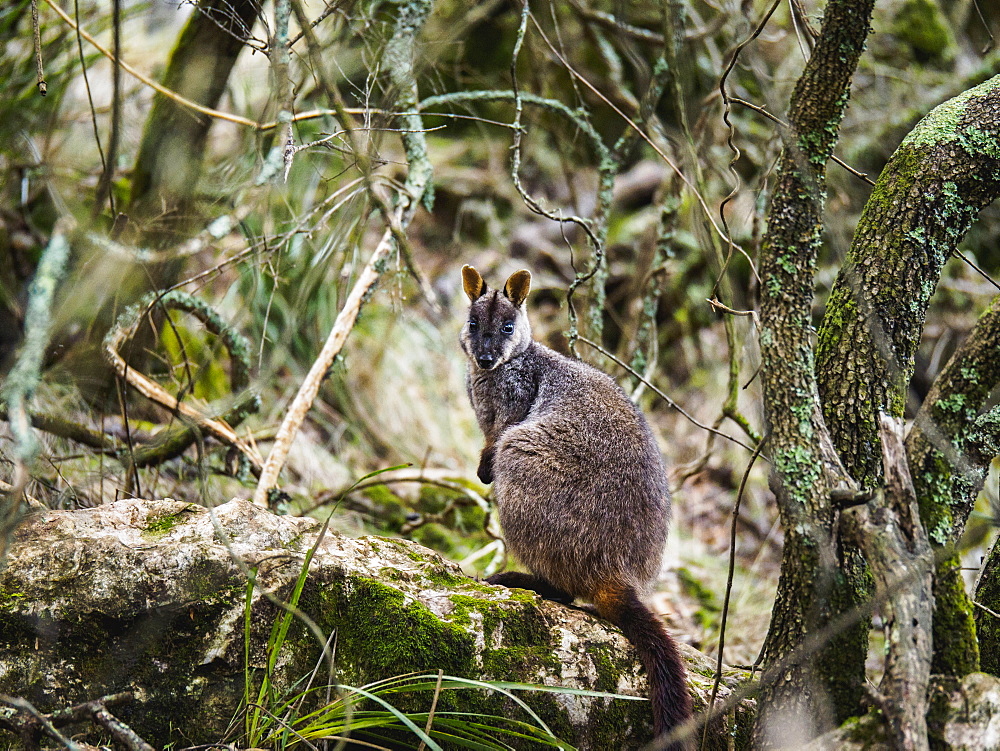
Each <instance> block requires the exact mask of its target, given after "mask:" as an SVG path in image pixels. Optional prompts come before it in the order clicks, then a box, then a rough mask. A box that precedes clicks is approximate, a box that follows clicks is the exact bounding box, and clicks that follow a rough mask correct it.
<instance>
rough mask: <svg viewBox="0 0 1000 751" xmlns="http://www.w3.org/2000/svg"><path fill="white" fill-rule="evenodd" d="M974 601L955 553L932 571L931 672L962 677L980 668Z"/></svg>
mask: <svg viewBox="0 0 1000 751" xmlns="http://www.w3.org/2000/svg"><path fill="white" fill-rule="evenodd" d="M972 609H973V605H972V602H971V600H969V596H968V594H967V593H966V591H965V583H964V582H963V581H962V575H961V562H960V560H959V558H958V555H957V554H952V555H951V556H949V557H948V558H946V559H945V560H942V561H941V562H940V563H939V564H938V566H937V569H936V570H935V572H934V631H933V643H934V654H933V657H932V659H931V672H932V673H934V674H937V675H945V676H953V677H956V678H961V677H963V676H966V675H968V674H969V673H973V672H976V671H978V670H979V644H978V642H977V641H976V625H975V622H974V619H973V612H972Z"/></svg>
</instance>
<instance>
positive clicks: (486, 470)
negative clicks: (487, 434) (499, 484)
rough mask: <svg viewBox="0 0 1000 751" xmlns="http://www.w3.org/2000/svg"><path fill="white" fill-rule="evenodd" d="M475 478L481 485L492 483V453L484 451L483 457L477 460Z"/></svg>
mask: <svg viewBox="0 0 1000 751" xmlns="http://www.w3.org/2000/svg"><path fill="white" fill-rule="evenodd" d="M476 476H477V477H478V478H479V481H480V482H481V483H483V485H489V484H490V483H491V482H493V452H492V451H489V450H484V451H483V455H482V456H481V457H480V459H479V469H477V470H476Z"/></svg>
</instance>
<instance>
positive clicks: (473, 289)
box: [462, 265, 486, 302]
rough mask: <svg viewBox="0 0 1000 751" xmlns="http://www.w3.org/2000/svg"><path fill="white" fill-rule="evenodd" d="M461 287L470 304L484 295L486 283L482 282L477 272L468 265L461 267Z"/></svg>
mask: <svg viewBox="0 0 1000 751" xmlns="http://www.w3.org/2000/svg"><path fill="white" fill-rule="evenodd" d="M462 287H463V288H464V289H465V294H467V295H468V296H469V299H470V300H472V302H475V301H476V300H478V299H479V298H480V297H482V296H483V295H485V294H486V282H484V281H483V278H482V277H481V276H480V275H479V272H478V271H476V270H475V269H474V268H472V267H471V266H469V265H465V266H463V267H462Z"/></svg>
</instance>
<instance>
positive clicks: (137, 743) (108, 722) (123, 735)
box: [94, 707, 155, 751]
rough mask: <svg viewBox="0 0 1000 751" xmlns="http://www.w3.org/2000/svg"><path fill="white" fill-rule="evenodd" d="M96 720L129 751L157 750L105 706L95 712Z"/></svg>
mask: <svg viewBox="0 0 1000 751" xmlns="http://www.w3.org/2000/svg"><path fill="white" fill-rule="evenodd" d="M94 722H96V723H97V724H98V725H100V726H101V727H103V728H104V729H105V730H107V731H108V732H109V733H111V736H112V737H113V738H114V739H115V740H116V741H118V742H119V743H121V744H122V745H123V746H125V748H127V749H129V751H155V749H154V748H153V747H152V746H150V745H149V744H148V743H146V741H144V740H143V739H142V738H141V737H139V734H138V733H136V732H135V731H134V730H133V729H132V728H130V727H129V726H128V725H126V724H125V723H124V722H122V721H121V720H119V719H118V718H117V717H115V716H114V715H113V714H111V713H110V712H109V711H108V710H107V709H105V708H104V707H101V708H100V709H98V710H97V711H95V712H94Z"/></svg>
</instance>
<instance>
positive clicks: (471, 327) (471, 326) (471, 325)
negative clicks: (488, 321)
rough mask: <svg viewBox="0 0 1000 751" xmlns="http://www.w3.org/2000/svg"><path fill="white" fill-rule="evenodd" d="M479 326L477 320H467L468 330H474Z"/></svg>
mask: <svg viewBox="0 0 1000 751" xmlns="http://www.w3.org/2000/svg"><path fill="white" fill-rule="evenodd" d="M478 328H479V323H478V322H477V321H471V320H470V321H469V331H475V330H476V329H478Z"/></svg>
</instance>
